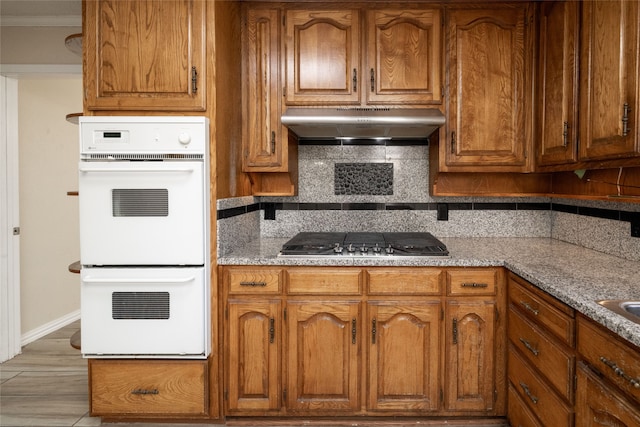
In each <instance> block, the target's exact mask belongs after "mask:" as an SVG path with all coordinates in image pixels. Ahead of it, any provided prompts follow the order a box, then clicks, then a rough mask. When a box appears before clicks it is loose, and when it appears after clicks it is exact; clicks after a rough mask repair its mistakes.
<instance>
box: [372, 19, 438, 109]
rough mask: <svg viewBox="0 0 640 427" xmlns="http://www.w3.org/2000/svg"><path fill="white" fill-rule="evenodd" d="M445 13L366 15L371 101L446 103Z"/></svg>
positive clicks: (384, 102)
mask: <svg viewBox="0 0 640 427" xmlns="http://www.w3.org/2000/svg"><path fill="white" fill-rule="evenodd" d="M440 16H441V15H440V10H438V9H425V10H372V11H369V12H368V13H367V22H366V24H367V63H368V67H366V68H365V70H364V73H367V74H366V75H363V76H362V78H363V86H362V87H363V91H366V93H367V103H370V104H403V103H405V104H439V103H440V102H441V85H442V82H441V81H440V68H441V57H440V52H441V48H440V43H441V41H440V34H441V28H442V25H441V21H440V20H441V18H440ZM367 82H368V83H369V84H367Z"/></svg>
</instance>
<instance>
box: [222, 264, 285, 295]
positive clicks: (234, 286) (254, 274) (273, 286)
mask: <svg viewBox="0 0 640 427" xmlns="http://www.w3.org/2000/svg"><path fill="white" fill-rule="evenodd" d="M225 275H226V282H225V283H227V284H228V286H229V293H230V294H256V293H259V294H279V293H280V291H281V288H280V283H281V282H282V280H281V278H282V269H281V268H268V267H264V268H251V269H246V268H242V269H238V268H233V267H227V268H225Z"/></svg>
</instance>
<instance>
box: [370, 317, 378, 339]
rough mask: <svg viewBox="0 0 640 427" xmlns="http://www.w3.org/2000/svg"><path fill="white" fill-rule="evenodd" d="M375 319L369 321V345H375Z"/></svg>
mask: <svg viewBox="0 0 640 427" xmlns="http://www.w3.org/2000/svg"><path fill="white" fill-rule="evenodd" d="M376 332H377V329H376V319H375V317H374V318H373V320H372V321H371V344H375V343H376Z"/></svg>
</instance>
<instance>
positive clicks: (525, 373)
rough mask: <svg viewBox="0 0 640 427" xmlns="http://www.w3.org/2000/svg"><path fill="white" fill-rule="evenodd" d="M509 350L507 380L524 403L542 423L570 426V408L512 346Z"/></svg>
mask: <svg viewBox="0 0 640 427" xmlns="http://www.w3.org/2000/svg"><path fill="white" fill-rule="evenodd" d="M509 350H510V351H509V362H508V366H509V381H510V382H511V385H512V386H513V387H514V388H515V389H516V390H517V393H518V394H519V395H520V397H521V398H522V400H523V401H524V402H525V404H526V405H527V406H528V407H529V408H530V409H531V411H532V412H533V413H535V414H536V416H537V417H538V418H539V419H540V421H541V422H542V424H543V425H545V426H557V427H561V426H564V427H570V426H571V422H572V420H573V412H572V411H571V409H570V408H569V407H568V406H567V405H566V404H565V403H563V402H562V400H561V399H560V397H559V396H557V395H556V394H555V392H554V391H553V390H552V389H551V388H550V387H549V386H548V385H547V384H545V383H544V381H543V380H541V379H540V378H539V376H538V375H537V374H536V373H535V372H534V371H533V370H532V368H531V367H530V366H529V364H528V363H527V362H526V361H525V360H524V359H523V358H522V356H521V355H520V354H518V351H517V350H516V349H515V348H513V346H509Z"/></svg>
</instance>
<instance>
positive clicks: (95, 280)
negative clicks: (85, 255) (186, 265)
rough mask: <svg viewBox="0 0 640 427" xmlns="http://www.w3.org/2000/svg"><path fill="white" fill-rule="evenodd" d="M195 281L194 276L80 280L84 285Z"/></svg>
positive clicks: (87, 278)
mask: <svg viewBox="0 0 640 427" xmlns="http://www.w3.org/2000/svg"><path fill="white" fill-rule="evenodd" d="M195 279H196V278H195V277H194V276H190V277H182V278H176V279H167V278H165V277H163V278H158V279H148V278H146V279H141V278H136V279H123V278H118V279H115V278H114V279H93V278H92V277H91V276H87V277H85V278H84V279H82V281H83V282H84V283H188V282H193V281H194V280H195Z"/></svg>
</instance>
